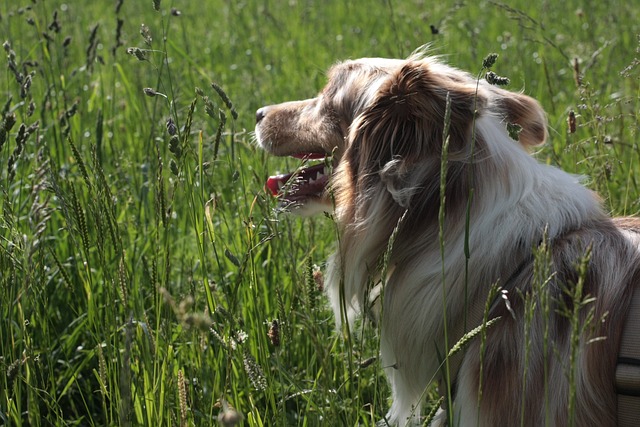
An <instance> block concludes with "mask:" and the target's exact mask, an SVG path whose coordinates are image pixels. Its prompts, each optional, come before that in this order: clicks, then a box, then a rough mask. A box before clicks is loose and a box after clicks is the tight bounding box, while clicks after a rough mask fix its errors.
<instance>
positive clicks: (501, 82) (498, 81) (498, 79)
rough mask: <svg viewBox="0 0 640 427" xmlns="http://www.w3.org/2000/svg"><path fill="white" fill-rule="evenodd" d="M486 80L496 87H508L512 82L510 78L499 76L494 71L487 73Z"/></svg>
mask: <svg viewBox="0 0 640 427" xmlns="http://www.w3.org/2000/svg"><path fill="white" fill-rule="evenodd" d="M484 78H485V79H486V80H487V83H489V84H492V85H494V86H506V85H508V84H509V82H510V80H509V78H508V77H502V76H499V75H497V74H496V73H494V72H493V71H489V72H487V74H485V76H484Z"/></svg>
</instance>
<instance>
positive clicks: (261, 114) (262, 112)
mask: <svg viewBox="0 0 640 427" xmlns="http://www.w3.org/2000/svg"><path fill="white" fill-rule="evenodd" d="M266 115H267V107H262V108H260V109H259V110H258V111H256V124H257V123H260V121H261V120H262V119H264V116H266Z"/></svg>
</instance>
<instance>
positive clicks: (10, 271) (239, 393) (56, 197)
mask: <svg viewBox="0 0 640 427" xmlns="http://www.w3.org/2000/svg"><path fill="white" fill-rule="evenodd" d="M23 3H24V4H16V2H9V1H5V2H4V8H3V11H2V12H1V17H0V38H1V39H2V40H1V41H2V42H5V44H4V48H3V52H4V59H3V60H2V62H3V64H2V68H3V69H5V70H6V72H5V73H4V74H3V75H4V76H5V77H4V78H2V79H1V80H0V91H1V92H2V95H3V96H2V98H1V100H0V108H2V111H1V113H2V117H1V120H2V122H1V127H0V130H1V131H0V192H1V193H0V198H1V203H0V289H1V291H2V297H1V298H0V367H1V368H2V372H3V375H0V393H1V395H0V424H4V425H16V426H20V425H34V426H38V425H153V426H161V425H175V424H178V425H217V424H218V422H219V420H220V421H222V422H228V425H233V420H236V419H237V420H240V419H241V420H242V422H243V423H244V424H245V425H255V426H260V425H265V426H270V425H306V426H315V425H373V424H374V423H375V422H376V421H378V420H380V419H382V417H383V416H384V414H385V412H386V410H387V409H388V404H389V402H388V400H387V399H388V396H389V390H388V386H387V384H386V382H385V380H384V378H383V374H382V367H381V366H380V364H379V363H378V362H377V360H375V359H373V358H374V357H375V356H377V353H378V350H377V342H378V341H377V339H376V337H375V333H376V331H375V330H372V329H374V328H371V327H369V326H368V325H367V324H366V322H365V323H364V324H360V325H359V329H358V330H357V331H352V335H353V337H352V339H351V340H346V341H345V340H343V339H341V337H340V336H339V334H337V333H335V331H334V320H333V317H332V314H331V313H330V311H329V310H328V308H327V305H326V303H325V299H324V297H323V296H322V293H321V290H320V289H319V286H317V285H318V284H320V276H319V275H318V273H315V277H316V279H317V281H314V280H313V278H314V271H315V267H314V266H315V265H318V266H320V267H322V266H323V262H324V260H325V259H326V258H327V256H328V254H329V253H330V251H331V250H332V247H333V243H332V242H333V241H334V238H335V232H334V231H333V224H331V220H330V219H327V218H324V217H318V218H313V219H304V220H302V219H299V218H291V217H289V216H287V215H284V214H282V213H280V212H278V211H277V210H275V204H274V201H273V200H272V199H271V198H270V197H269V196H268V194H267V193H266V192H265V191H264V190H263V184H264V180H265V178H266V176H267V175H268V174H269V173H272V172H274V171H275V170H277V169H281V170H284V169H286V168H287V166H291V164H289V165H288V164H287V163H288V162H289V160H282V159H271V158H267V157H266V156H265V155H264V154H263V153H262V152H260V151H259V150H256V149H255V148H254V147H253V143H252V137H251V134H250V132H251V130H252V129H253V122H254V112H255V110H256V109H257V108H259V107H260V106H262V105H266V104H269V103H275V102H282V101H285V100H290V99H303V98H306V97H310V96H313V95H314V94H315V93H316V92H317V91H318V90H319V89H320V88H321V87H322V85H323V84H324V81H325V77H324V72H325V70H326V69H327V67H328V66H330V65H331V64H332V63H333V62H335V61H337V60H340V59H344V58H349V57H351V58H354V57H362V56H391V57H402V56H406V55H408V54H409V53H410V52H411V51H412V50H413V49H415V48H417V47H419V46H420V45H422V44H425V43H432V47H431V49H432V52H433V53H434V54H442V55H444V56H445V59H446V60H447V61H449V62H451V63H452V64H453V65H455V66H458V67H460V68H465V69H469V70H477V69H478V68H479V67H480V65H481V63H482V58H484V57H485V56H486V54H487V53H489V52H493V51H498V52H499V53H500V60H499V62H498V64H497V67H499V69H497V70H496V72H498V73H499V74H501V75H507V76H509V77H510V79H511V84H510V86H509V88H510V89H513V90H519V89H522V90H524V91H525V92H526V93H528V94H530V95H532V96H534V97H536V98H538V99H539V100H540V101H541V103H542V105H543V106H544V107H545V109H546V110H547V111H548V112H549V121H550V125H551V139H550V142H549V144H548V146H547V147H546V148H543V149H542V150H541V152H540V153H538V156H539V157H540V158H541V159H542V160H543V161H549V162H551V163H556V164H560V165H561V166H562V167H563V168H565V169H568V170H570V171H572V172H578V173H583V174H587V175H589V176H591V177H592V179H591V181H590V185H591V186H592V187H593V188H594V189H597V190H598V191H599V192H601V194H602V195H603V196H604V197H605V202H606V203H607V206H608V207H609V209H610V210H612V211H613V212H616V213H626V214H633V213H636V212H637V211H638V210H639V198H638V194H639V192H638V183H637V180H636V178H635V177H636V176H637V172H638V167H639V165H640V162H639V160H640V152H639V151H638V146H637V131H638V119H637V115H636V111H637V110H638V101H639V99H640V97H639V95H640V91H639V85H638V79H637V76H638V68H637V63H638V57H639V55H640V54H638V53H637V48H638V39H637V35H638V34H639V33H640V26H639V24H638V22H640V19H639V18H640V17H639V16H638V13H639V12H638V10H637V8H634V7H633V6H632V5H630V4H628V3H625V2H613V4H612V3H611V2H609V3H607V4H605V3H604V2H591V3H592V4H590V5H579V4H578V3H579V2H575V4H573V3H572V2H563V3H561V4H556V3H554V4H550V3H549V4H545V5H544V6H535V7H534V6H530V5H529V3H527V2H521V4H520V5H510V6H509V7H507V6H505V5H502V4H498V3H494V2H482V3H480V4H475V3H474V4H467V5H462V4H460V5H457V6H454V5H440V4H427V3H424V2H421V1H415V2H404V3H402V4H395V3H394V2H378V3H375V4H370V5H367V6H364V5H356V4H353V3H352V2H346V1H329V2H323V3H321V4H314V3H309V2H299V1H292V2H286V3H284V2H283V3H280V2H278V3H274V4H271V3H269V2H253V1H249V2H224V3H223V2H175V3H173V4H170V3H168V2H115V4H103V2H84V3H78V2H75V3H73V2H67V3H65V2H62V1H46V2H23ZM154 3H155V4H157V6H158V7H157V9H158V10H157V11H156V10H155V9H154ZM551 3H553V2H551ZM431 25H433V26H434V28H435V29H437V30H438V31H437V34H435V32H434V31H433V30H432V29H431V27H430V26H431ZM128 50H129V52H130V53H127V52H128ZM574 59H576V60H575V61H574ZM575 64H578V65H577V66H576V65H575ZM634 64H635V65H634ZM578 77H579V78H578ZM145 88H150V89H152V92H150V91H147V93H148V94H150V95H155V96H148V95H145V90H144V89H145ZM569 111H574V113H575V117H576V121H577V126H576V131H575V132H574V133H571V132H569V125H568V124H567V118H568V116H569ZM274 321H277V325H278V334H279V336H278V338H279V340H278V341H279V342H278V343H277V345H276V344H275V342H274V341H273V334H274V332H273V329H272V328H273V325H274ZM270 329H271V333H270ZM450 344H452V345H453V344H454V343H450ZM429 397H433V394H430V395H429ZM223 425H224V423H223Z"/></svg>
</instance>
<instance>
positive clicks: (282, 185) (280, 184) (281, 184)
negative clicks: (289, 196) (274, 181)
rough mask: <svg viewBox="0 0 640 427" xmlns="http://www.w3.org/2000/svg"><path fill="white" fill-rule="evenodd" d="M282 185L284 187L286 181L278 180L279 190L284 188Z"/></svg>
mask: <svg viewBox="0 0 640 427" xmlns="http://www.w3.org/2000/svg"><path fill="white" fill-rule="evenodd" d="M282 187H284V182H282V181H278V190H282Z"/></svg>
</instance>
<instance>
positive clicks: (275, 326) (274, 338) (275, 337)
mask: <svg viewBox="0 0 640 427" xmlns="http://www.w3.org/2000/svg"><path fill="white" fill-rule="evenodd" d="M267 336H268V337H269V341H270V342H271V344H272V345H273V346H274V347H278V346H279V345H280V324H279V323H278V319H273V321H272V322H271V326H269V332H267Z"/></svg>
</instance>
